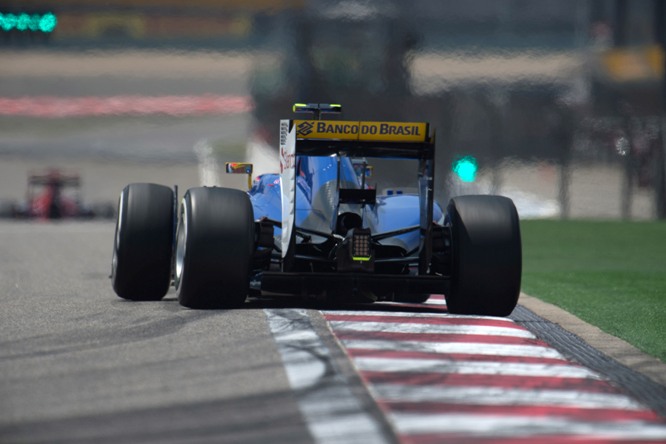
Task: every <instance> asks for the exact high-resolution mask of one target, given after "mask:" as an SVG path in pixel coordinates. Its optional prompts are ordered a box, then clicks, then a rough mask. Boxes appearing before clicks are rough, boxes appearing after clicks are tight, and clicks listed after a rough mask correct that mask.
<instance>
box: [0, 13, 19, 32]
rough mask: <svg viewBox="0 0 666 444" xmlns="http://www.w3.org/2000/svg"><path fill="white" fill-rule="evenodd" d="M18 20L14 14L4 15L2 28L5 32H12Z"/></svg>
mask: <svg viewBox="0 0 666 444" xmlns="http://www.w3.org/2000/svg"><path fill="white" fill-rule="evenodd" d="M17 20H18V19H17V18H16V16H15V15H14V14H2V16H1V17H0V27H2V30H3V31H11V30H12V29H14V27H15V26H16V22H17Z"/></svg>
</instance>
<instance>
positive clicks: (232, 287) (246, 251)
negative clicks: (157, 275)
mask: <svg viewBox="0 0 666 444" xmlns="http://www.w3.org/2000/svg"><path fill="white" fill-rule="evenodd" d="M254 236H255V234H254V212H253V210H252V204H251V203H250V198H249V196H248V195H247V194H246V193H245V192H243V191H240V190H233V189H228V188H215V187H214V188H208V187H203V188H192V189H190V190H188V191H187V193H185V196H183V204H182V205H181V213H180V217H179V220H178V230H177V234H176V255H175V284H176V288H177V291H178V301H179V302H180V303H181V305H183V306H185V307H189V308H201V309H207V308H234V307H238V306H240V305H241V304H243V302H245V298H246V297H247V294H248V292H249V282H250V270H251V265H252V255H253V253H254V242H255V240H254Z"/></svg>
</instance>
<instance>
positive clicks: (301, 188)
mask: <svg viewBox="0 0 666 444" xmlns="http://www.w3.org/2000/svg"><path fill="white" fill-rule="evenodd" d="M296 162H297V163H296V172H297V174H296V185H297V186H296V215H295V216H296V224H295V225H296V227H300V228H305V229H308V230H311V231H316V232H321V233H326V234H333V233H335V232H336V221H337V218H338V215H340V214H343V213H353V214H357V215H358V216H360V217H361V219H362V221H363V222H362V227H363V228H369V229H370V230H371V232H372V234H373V235H374V234H380V233H386V232H392V231H396V230H399V229H402V228H406V227H413V226H418V225H419V222H420V213H419V196H418V195H416V194H395V195H390V196H377V199H376V203H375V204H374V205H361V204H339V201H338V189H339V188H347V189H350V188H352V189H362V188H363V179H362V177H361V175H359V174H357V171H356V170H355V169H354V165H353V163H352V161H351V159H350V158H349V157H338V156H297V160H296ZM338 170H339V183H338ZM366 188H367V187H366ZM249 195H250V200H251V202H252V206H253V209H254V218H255V220H258V219H261V218H264V217H265V218H268V219H271V220H274V221H280V220H282V214H281V213H282V209H281V190H280V175H279V174H262V175H261V176H258V177H257V178H256V180H255V181H254V184H253V186H252V188H251V190H250V191H249ZM442 221H443V212H442V209H441V207H440V205H439V204H437V203H436V202H435V203H434V208H433V222H436V223H439V224H440V225H441V224H442ZM274 234H275V237H276V245H279V236H280V234H281V231H280V228H279V227H276V228H275V231H274ZM381 243H382V244H384V245H395V246H399V247H401V248H403V249H404V251H405V252H410V251H413V250H415V249H417V248H418V246H419V232H418V231H412V232H409V233H405V234H400V235H397V236H393V237H389V238H386V239H383V240H382V241H381Z"/></svg>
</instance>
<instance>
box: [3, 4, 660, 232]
mask: <svg viewBox="0 0 666 444" xmlns="http://www.w3.org/2000/svg"><path fill="white" fill-rule="evenodd" d="M665 17H666V4H665V2H662V1H659V0H631V1H629V0H538V1H528V0H467V1H465V2H459V1H448V0H410V1H401V0H396V1H388V0H386V1H355V0H342V1H333V0H281V1H280V0H275V1H269V0H189V1H187V2H183V1H180V0H100V1H97V0H57V1H56V0H53V1H46V0H42V1H36V0H0V57H1V58H2V62H1V63H0V198H3V199H20V198H21V196H22V194H23V193H24V192H25V187H26V177H27V175H28V174H30V171H33V170H35V169H42V168H47V167H49V168H50V167H61V168H67V169H69V170H76V171H78V172H79V174H81V176H82V188H83V189H82V192H83V196H84V199H89V200H104V199H112V200H115V199H116V198H117V196H118V194H119V192H120V190H121V189H122V187H124V186H125V185H126V184H127V183H129V182H134V181H152V182H157V183H163V184H167V185H173V184H178V185H179V186H180V187H181V189H185V188H188V187H190V186H196V185H198V184H200V183H203V184H208V185H210V184H221V185H225V186H237V187H242V186H243V185H244V183H245V179H244V178H241V177H225V176H223V175H222V174H221V173H220V171H221V170H220V168H219V165H221V164H223V162H224V161H231V160H238V161H240V160H248V159H249V160H251V161H253V162H254V163H255V164H256V167H255V171H256V172H257V173H262V172H268V171H275V170H276V169H277V151H276V148H275V147H276V145H277V144H276V141H277V135H278V134H277V133H278V131H277V130H278V123H279V119H280V118H290V117H291V116H292V114H291V105H292V104H293V103H294V102H333V103H341V104H342V105H343V109H344V116H343V118H345V119H365V120H372V119H383V120H407V121H420V120H424V121H429V122H430V123H431V128H432V129H436V134H437V153H436V156H437V167H436V168H437V173H436V187H437V197H438V199H439V200H440V201H441V202H446V200H447V199H448V197H450V196H452V195H455V194H462V193H472V192H480V193H497V194H504V195H507V196H510V197H512V198H513V199H514V201H515V202H516V204H517V206H518V209H519V212H520V214H521V216H522V217H524V218H529V217H532V218H535V217H539V218H544V217H547V218H564V219H566V218H597V219H599V218H601V219H655V218H659V219H664V218H666V180H665V177H666V174H665V169H666V155H665V148H664V141H665V140H666V137H665V134H664V130H665V129H666V120H665V116H666V114H665V106H666V93H665V88H664V64H665V62H664V51H663V48H664V40H665V38H666V37H665V36H666V23H665V22H666V20H665ZM375 171H376V179H375V180H376V181H378V186H380V187H383V188H387V187H402V186H409V185H411V184H412V183H413V182H412V177H413V176H412V175H411V174H410V175H409V176H408V178H409V181H407V180H406V178H405V174H404V170H403V169H402V168H396V167H395V166H390V165H385V162H378V164H377V165H376V167H375Z"/></svg>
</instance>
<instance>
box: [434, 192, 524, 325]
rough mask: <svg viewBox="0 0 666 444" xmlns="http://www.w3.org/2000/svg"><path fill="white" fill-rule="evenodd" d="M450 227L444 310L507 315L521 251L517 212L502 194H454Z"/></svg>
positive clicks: (514, 292) (449, 211) (517, 285)
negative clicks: (449, 278) (449, 265)
mask: <svg viewBox="0 0 666 444" xmlns="http://www.w3.org/2000/svg"><path fill="white" fill-rule="evenodd" d="M447 219H448V223H449V224H450V227H451V285H450V291H449V292H448V293H447V294H446V295H445V296H446V304H447V308H448V310H449V312H450V313H457V314H475V315H487V316H508V315H509V314H511V312H512V311H513V309H514V308H515V307H516V304H517V303H518V296H519V294H520V280H521V274H522V250H521V240H520V226H519V220H518V212H517V211H516V207H515V206H514V204H513V201H511V199H509V198H507V197H502V196H488V195H479V196H459V197H455V198H453V199H451V201H450V203H449V205H448V208H447Z"/></svg>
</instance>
